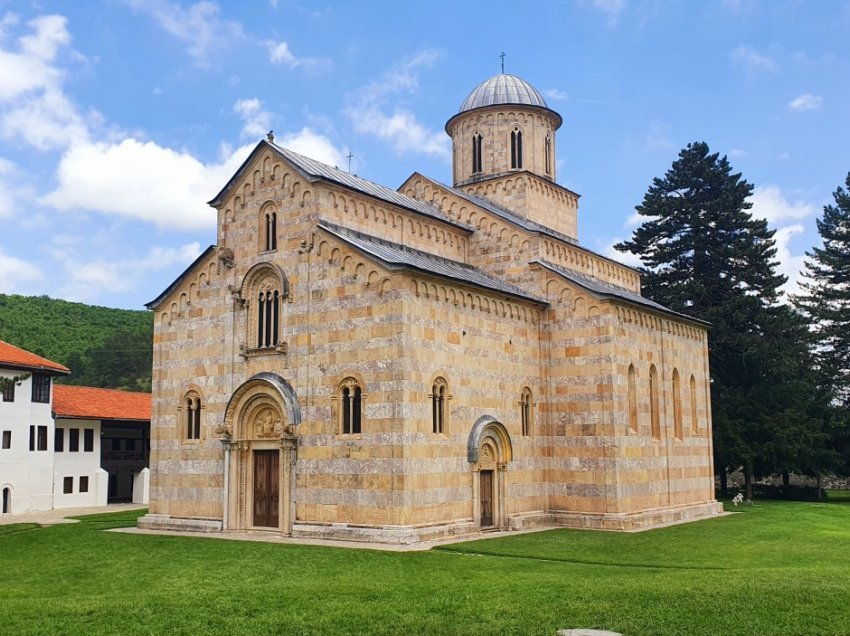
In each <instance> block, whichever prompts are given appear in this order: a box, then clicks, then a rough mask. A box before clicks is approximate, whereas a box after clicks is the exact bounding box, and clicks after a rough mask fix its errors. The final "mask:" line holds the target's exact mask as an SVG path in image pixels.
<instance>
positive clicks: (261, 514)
mask: <svg viewBox="0 0 850 636" xmlns="http://www.w3.org/2000/svg"><path fill="white" fill-rule="evenodd" d="M279 467H280V452H279V451H276V450H255V451H254V525H255V526H263V527H267V528H277V527H278V491H279V487H278V475H279Z"/></svg>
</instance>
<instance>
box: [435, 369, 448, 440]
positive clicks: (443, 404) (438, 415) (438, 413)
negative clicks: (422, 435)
mask: <svg viewBox="0 0 850 636" xmlns="http://www.w3.org/2000/svg"><path fill="white" fill-rule="evenodd" d="M448 397H449V394H448V384H447V383H446V381H445V380H444V379H443V378H437V379H436V380H434V384H433V385H431V430H432V431H433V432H434V433H445V432H446V408H447V402H448Z"/></svg>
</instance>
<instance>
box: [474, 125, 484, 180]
mask: <svg viewBox="0 0 850 636" xmlns="http://www.w3.org/2000/svg"><path fill="white" fill-rule="evenodd" d="M483 139H484V138H483V137H482V136H481V135H480V134H478V133H476V134H474V135H472V174H477V173H479V172H481V171H482V170H484V163H483V162H482V160H481V145H482V140H483Z"/></svg>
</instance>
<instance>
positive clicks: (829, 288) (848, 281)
mask: <svg viewBox="0 0 850 636" xmlns="http://www.w3.org/2000/svg"><path fill="white" fill-rule="evenodd" d="M845 185H846V186H847V188H848V190H850V173H848V175H847V179H846V180H845ZM848 190H845V189H844V188H842V187H840V186H839V188H838V189H837V190H836V191H835V192H834V193H833V197H834V199H835V204H834V205H827V206H825V207H824V209H823V218H821V219H818V221H817V226H818V232H819V233H820V236H821V238H822V239H823V247H815V248H814V249H813V250H812V251H811V252H806V256H807V257H808V258H807V259H806V265H805V271H804V273H803V276H804V278H805V281H804V282H803V283H802V284H801V288H802V289H803V293H802V294H800V295H799V296H797V297H795V298H794V304H795V305H796V306H797V307H798V308H799V309H800V310H801V311H802V312H803V313H804V314H805V315H806V316H807V317H808V318H809V319H810V320H811V323H812V325H813V329H814V332H815V338H816V343H817V349H816V353H815V356H816V358H817V362H818V370H819V371H820V374H821V380H822V382H823V385H824V387H825V388H826V389H827V390H828V391H829V392H830V393H831V394H832V395H833V397H834V398H835V399H836V400H837V402H838V404H840V405H841V406H842V407H843V408H844V409H845V410H846V409H850V192H848Z"/></svg>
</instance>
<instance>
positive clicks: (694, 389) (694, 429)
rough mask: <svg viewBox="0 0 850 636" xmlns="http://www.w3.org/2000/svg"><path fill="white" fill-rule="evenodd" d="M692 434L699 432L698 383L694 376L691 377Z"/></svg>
mask: <svg viewBox="0 0 850 636" xmlns="http://www.w3.org/2000/svg"><path fill="white" fill-rule="evenodd" d="M690 385H691V391H690V393H691V432H692V433H693V434H694V435H696V434H697V431H698V430H699V422H698V421H697V381H696V380H695V379H694V376H691V382H690Z"/></svg>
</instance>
